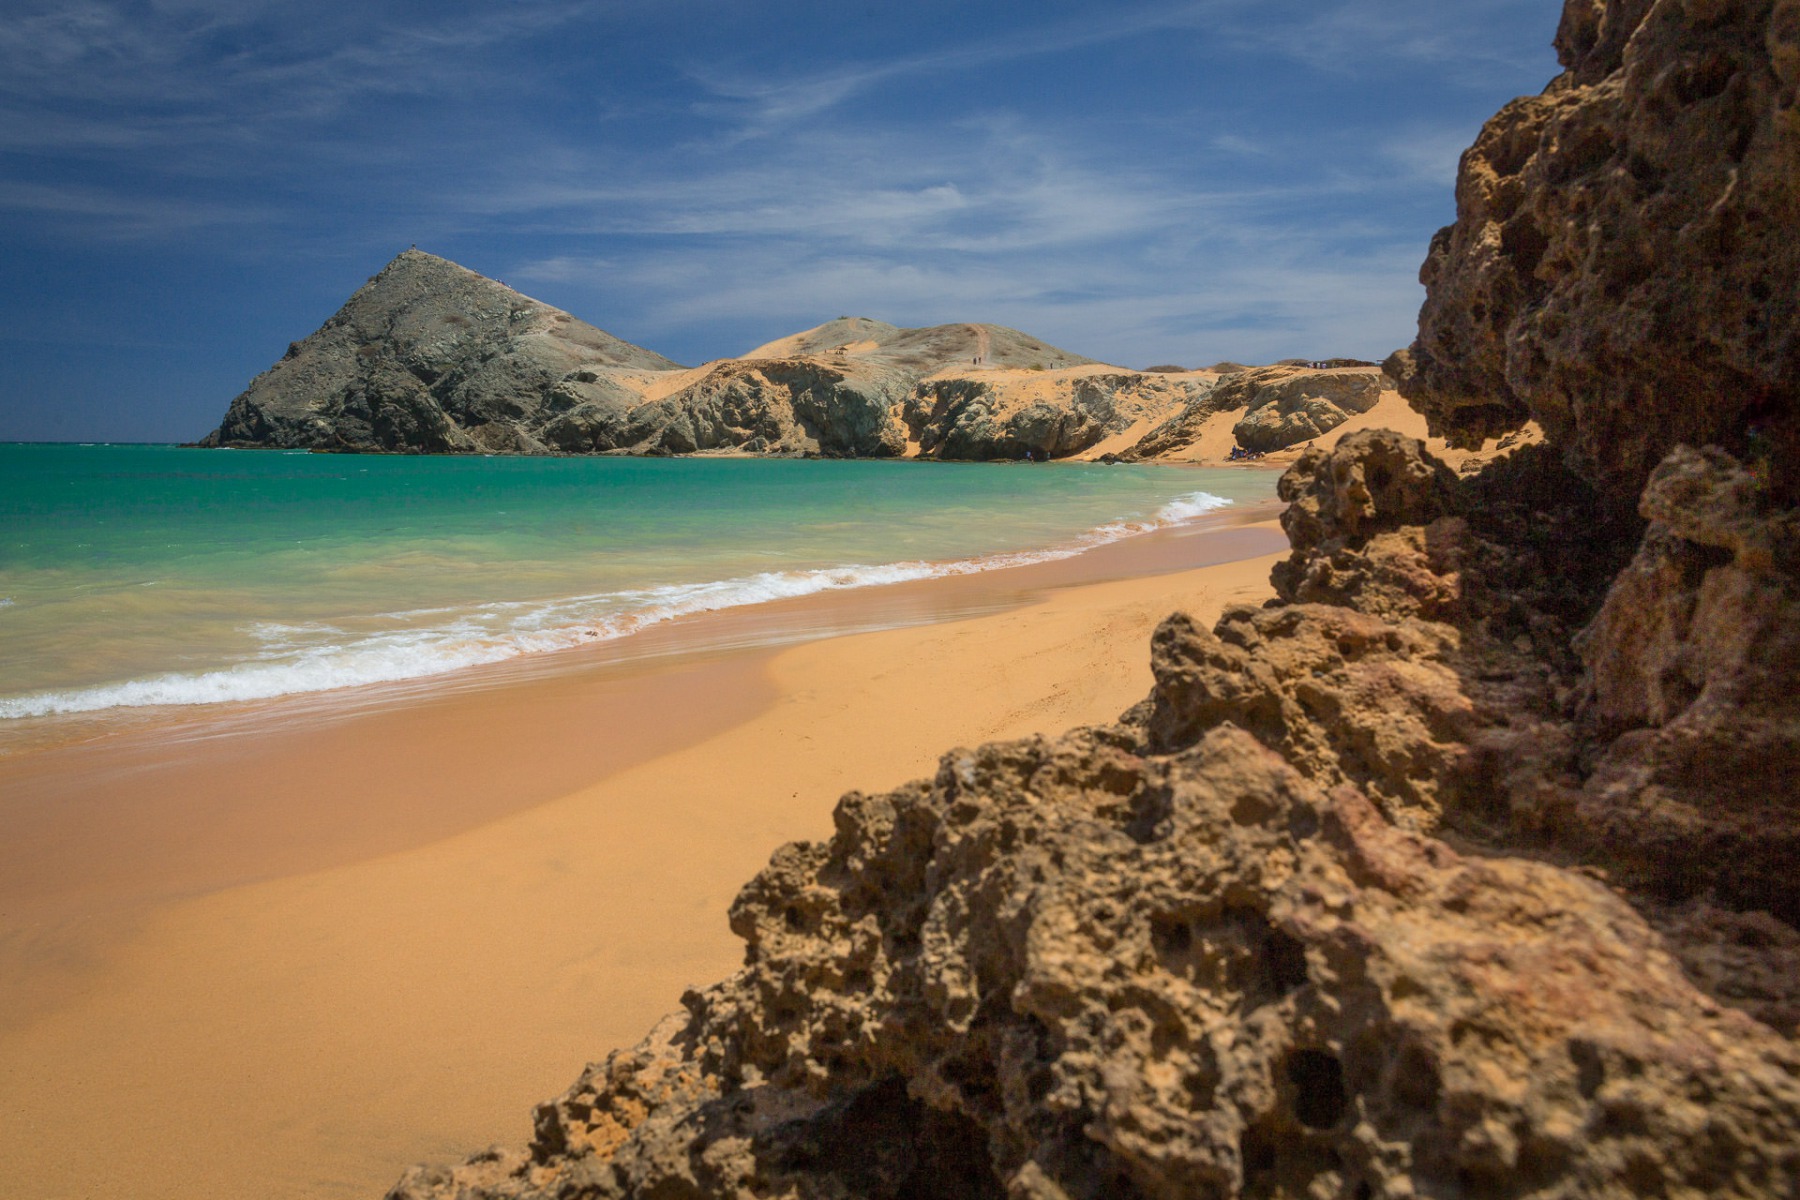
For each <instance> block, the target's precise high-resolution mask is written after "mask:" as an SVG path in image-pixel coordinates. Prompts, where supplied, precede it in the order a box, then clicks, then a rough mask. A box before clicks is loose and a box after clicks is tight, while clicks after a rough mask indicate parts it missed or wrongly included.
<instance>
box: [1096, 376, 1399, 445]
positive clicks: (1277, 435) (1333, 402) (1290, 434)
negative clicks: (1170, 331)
mask: <svg viewBox="0 0 1800 1200" xmlns="http://www.w3.org/2000/svg"><path fill="white" fill-rule="evenodd" d="M1392 386H1393V385H1392V383H1391V381H1389V380H1388V379H1387V378H1386V377H1384V376H1383V375H1382V374H1381V373H1380V372H1379V371H1375V370H1326V371H1320V370H1307V369H1303V368H1299V367H1295V366H1275V367H1257V368H1252V369H1246V370H1240V371H1237V372H1235V373H1233V374H1230V375H1227V376H1225V377H1224V378H1222V379H1220V380H1219V382H1218V385H1217V386H1216V387H1213V388H1210V389H1207V390H1206V391H1202V392H1196V393H1195V394H1194V395H1193V396H1192V397H1191V398H1190V399H1189V400H1188V402H1187V403H1186V404H1185V405H1183V406H1182V407H1181V409H1180V410H1179V411H1177V412H1175V413H1173V414H1172V415H1170V416H1169V417H1167V418H1166V419H1164V420H1163V421H1162V422H1161V423H1159V424H1158V425H1157V426H1156V427H1155V428H1153V429H1151V430H1150V431H1149V432H1148V433H1146V434H1145V435H1144V436H1143V437H1142V438H1141V439H1139V441H1138V443H1137V444H1136V445H1135V446H1133V447H1132V448H1131V450H1130V451H1129V452H1128V454H1127V455H1126V457H1128V458H1131V459H1153V458H1158V457H1162V456H1165V455H1168V454H1172V453H1175V452H1177V451H1180V450H1181V449H1183V448H1184V447H1186V446H1188V445H1190V444H1191V443H1192V442H1193V441H1194V440H1195V439H1196V438H1197V437H1199V436H1200V432H1201V428H1202V426H1204V425H1205V424H1206V423H1207V421H1208V420H1210V419H1211V418H1213V417H1214V416H1216V415H1218V414H1219V413H1227V412H1236V411H1239V410H1242V411H1243V412H1244V414H1245V415H1244V417H1243V418H1242V419H1241V420H1240V421H1239V422H1238V423H1237V425H1236V426H1235V427H1233V429H1232V434H1233V436H1234V437H1235V438H1236V441H1237V444H1238V445H1239V446H1242V447H1243V448H1244V449H1246V450H1258V451H1262V452H1264V453H1267V452H1269V451H1273V450H1285V449H1286V448H1288V447H1289V446H1295V445H1299V444H1300V443H1302V442H1308V441H1311V440H1312V439H1313V438H1316V437H1318V436H1320V435H1321V434H1325V433H1329V432H1331V431H1332V430H1333V429H1336V428H1337V427H1338V426H1340V425H1342V424H1343V423H1344V422H1345V421H1347V420H1349V419H1350V416H1351V415H1352V414H1354V413H1364V412H1368V411H1369V410H1370V409H1371V408H1373V407H1375V403H1376V401H1378V400H1379V399H1380V398H1381V393H1382V391H1383V390H1384V389H1387V388H1391V387H1392Z"/></svg>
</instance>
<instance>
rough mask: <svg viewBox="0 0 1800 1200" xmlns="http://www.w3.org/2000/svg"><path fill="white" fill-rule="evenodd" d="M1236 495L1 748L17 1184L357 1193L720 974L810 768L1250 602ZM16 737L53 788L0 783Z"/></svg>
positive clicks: (915, 741)
mask: <svg viewBox="0 0 1800 1200" xmlns="http://www.w3.org/2000/svg"><path fill="white" fill-rule="evenodd" d="M1250 507H1251V506H1244V508H1243V509H1239V510H1235V511H1231V512H1230V516H1229V517H1228V518H1223V519H1220V520H1217V521H1214V522H1200V523H1197V524H1196V525H1195V526H1180V527H1176V528H1174V529H1170V530H1162V531H1158V532H1156V533H1152V534H1146V535H1143V536H1141V537H1134V538H1128V539H1125V540H1123V541H1120V542H1115V543H1110V544H1108V545H1105V546H1101V547H1098V548H1096V549H1095V550H1092V551H1089V552H1087V553H1085V554H1082V555H1079V556H1076V557H1075V558H1072V559H1063V560H1056V561H1052V562H1046V563H1038V564H1033V565H1031V566H1026V567H1016V568H1010V569H1007V570H1000V571H991V572H984V573H981V574H976V575H968V576H956V577H950V578H940V579H931V580H923V581H917V582H914V583H907V584H897V585H892V586H891V587H887V588H871V589H864V590H860V591H856V592H845V593H828V594H822V595H817V596H810V597H803V598H800V599H796V600H789V601H779V602H774V603H771V604H769V605H763V606H757V609H756V610H754V611H752V610H735V611H732V612H727V613H714V614H706V615H705V616H703V617H696V618H693V619H691V620H690V621H688V622H686V623H685V624H684V623H680V622H672V623H670V625H669V626H666V627H664V629H663V630H662V632H661V634H660V636H662V637H665V638H667V639H669V640H670V642H671V643H672V644H671V645H668V646H664V647H661V648H658V647H654V646H651V645H649V644H648V643H645V644H642V645H639V646H638V647H636V651H637V652H636V653H635V654H634V655H633V656H632V657H630V658H627V659H624V660H622V661H618V662H615V663H612V664H610V665H606V666H603V665H597V664H596V663H595V662H594V659H593V657H592V656H582V655H579V654H575V655H570V656H568V657H567V658H566V659H559V661H557V662H556V663H554V664H552V665H551V667H550V669H526V670H521V669H519V668H518V667H517V666H516V664H512V665H509V664H501V667H502V668H503V669H501V670H496V671H492V672H490V673H489V675H488V676H487V677H486V678H485V679H482V680H473V679H471V680H466V681H464V683H465V684H466V686H462V687H453V688H443V687H441V686H436V687H431V688H425V689H414V691H415V693H423V694H413V695H411V696H405V697H394V696H389V697H387V698H386V700H385V702H384V703H383V704H377V705H372V706H369V707H355V706H352V707H350V708H349V709H346V710H341V711H335V712H314V713H312V714H311V715H310V716H308V717H306V718H305V719H298V720H293V719H290V720H286V721H284V720H282V719H280V713H279V712H278V711H277V710H284V709H285V710H288V711H289V715H290V717H291V716H292V710H294V709H296V708H303V707H306V706H292V705H289V706H283V705H279V704H271V705H267V706H264V709H263V710H262V711H260V712H259V713H256V714H250V715H240V721H239V724H238V726H237V727H234V728H232V729H226V730H219V729H212V730H210V731H209V730H206V729H199V730H195V729H191V728H190V729H188V730H186V731H185V732H184V734H183V736H181V737H175V736H173V735H172V734H171V731H170V729H169V728H168V727H159V728H157V729H152V730H145V731H140V732H139V733H136V734H129V735H120V736H119V737H118V738H114V739H101V740H100V741H97V742H89V743H82V744H78V745H75V746H72V747H64V748H61V749H59V750H57V751H49V752H43V753H40V754H32V755H26V756H19V757H15V758H13V759H9V760H0V797H7V799H6V800H5V801H0V804H3V805H4V809H5V812H6V815H5V819H6V820H7V821H8V822H9V826H8V827H9V828H11V829H17V830H20V831H21V833H20V836H18V837H15V838H12V839H9V840H8V844H7V845H6V847H5V848H4V849H5V853H6V854H7V855H8V856H9V857H10V859H11V861H9V862H7V863H5V864H0V918H3V920H4V926H3V927H0V958H3V960H4V961H5V963H6V967H7V969H6V970H5V971H4V972H0V980H5V981H7V982H6V984H5V985H4V986H5V987H6V990H7V992H8V995H7V996H6V997H5V999H4V1002H0V1013H4V1014H6V1016H5V1017H4V1019H3V1020H0V1109H3V1110H4V1111H6V1112H7V1113H8V1115H9V1117H10V1120H9V1121H8V1122H6V1123H5V1132H3V1133H0V1155H4V1156H5V1157H6V1160H7V1161H8V1163H9V1170H10V1171H11V1172H12V1173H13V1174H14V1176H15V1178H16V1179H17V1180H18V1181H19V1183H20V1185H21V1186H25V1187H27V1188H28V1189H29V1190H31V1191H32V1193H33V1194H34V1195H39V1196H43V1197H46V1198H49V1197H57V1196H78V1195H89V1194H130V1195H134V1196H143V1197H158V1196H166V1197H170V1198H171V1200H174V1198H175V1197H180V1198H182V1200H190V1198H194V1197H204V1196H213V1195H218V1196H226V1195H241V1194H246V1193H247V1192H254V1193H256V1194H260V1195H265V1196H271V1197H273V1196H294V1197H299V1196H309V1197H311V1196H340V1195H341V1196H368V1195H377V1194H380V1191H381V1190H382V1189H383V1188H385V1187H386V1186H388V1185H389V1184H390V1183H391V1182H392V1181H393V1179H394V1178H396V1177H397V1176H398V1173H399V1171H400V1170H401V1169H402V1168H403V1167H404V1166H405V1165H407V1164H408V1163H410V1162H412V1161H415V1160H419V1159H429V1158H448V1157H454V1156H460V1155H462V1154H466V1153H467V1152H469V1151H471V1150H473V1149H476V1148H478V1147H479V1145H480V1144H481V1143H482V1141H483V1140H484V1139H487V1138H491V1137H492V1136H493V1135H494V1133H495V1132H496V1131H498V1130H507V1129H517V1128H521V1127H522V1126H523V1124H524V1122H525V1120H526V1118H527V1114H528V1112H529V1109H530V1106H531V1105H532V1104H534V1103H536V1102H537V1101H539V1100H541V1099H543V1098H544V1097H546V1096H548V1095H552V1094H554V1093H555V1092H556V1091H557V1090H559V1089H560V1088H561V1087H563V1086H565V1085H566V1084H567V1082H568V1080H569V1079H570V1078H572V1077H573V1076H574V1074H575V1073H576V1072H577V1071H579V1069H580V1067H581V1065H582V1063H583V1062H585V1061H587V1060H588V1059H590V1058H593V1057H597V1056H600V1055H603V1054H604V1053H605V1051H606V1050H608V1049H609V1048H612V1047H614V1046H618V1045H627V1044H630V1043H631V1042H633V1041H635V1040H636V1039H637V1038H638V1037H639V1036H641V1035H642V1034H643V1033H644V1032H645V1031H646V1030H647V1029H648V1028H649V1026H650V1024H652V1023H653V1022H654V1021H655V1020H656V1019H657V1018H658V1017H660V1016H661V1015H663V1014H664V1013H665V1012H667V1011H668V1010H670V1009H671V1008H673V1007H674V1006H675V1003H676V1001H677V999H678V997H679V995H680V993H681V990H682V989H683V988H684V987H687V986H690V985H704V984H707V983H710V982H712V981H714V980H716V979H718V978H721V977H723V976H724V975H725V974H728V973H729V972H730V971H731V970H732V969H734V968H735V966H736V963H737V960H738V957H739V955H740V953H741V947H740V945H739V943H738V942H737V941H736V939H735V938H733V937H732V936H731V935H730V934H729V932H728V931H727V929H726V925H725V919H724V915H723V914H724V911H725V909H726V908H727V906H728V904H729V902H730V900H731V897H732V896H733V895H734V894H735V892H736V890H737V889H738V888H739V887H740V886H742V884H743V883H744V882H746V881H747V880H748V879H749V878H750V877H751V876H752V875H753V874H754V873H755V872H756V871H757V870H758V869H760V867H761V866H762V865H763V863H764V862H765V861H766V859H767V856H768V854H769V853H770V852H771V851H773V850H774V849H775V848H776V847H777V846H779V845H781V844H783V843H784V842H787V841H791V840H795V839H797V838H806V837H819V836H823V835H825V834H826V833H828V832H829V829H830V817H829V814H830V811H831V808H832V805H833V804H834V803H835V802H836V799H837V797H838V796H839V795H840V794H841V793H842V792H843V791H844V790H846V789H848V788H852V787H856V788H864V789H876V788H882V787H888V786H893V785H896V784H898V783H901V782H903V781H904V780H905V779H907V778H913V777H917V776H919V775H922V774H928V773H929V772H930V770H931V769H932V768H933V765H934V764H935V762H936V759H937V756H938V755H939V754H941V753H942V752H944V751H945V750H947V749H949V748H950V747H951V746H953V745H955V744H959V743H961V744H973V743H977V742H980V741H984V740H990V739H993V738H996V737H1011V736H1020V735H1022V734H1026V733H1030V732H1033V731H1042V732H1046V733H1054V732H1059V731H1061V730H1062V729H1063V728H1065V727H1067V726H1069V725H1072V724H1081V723H1089V722H1092V721H1096V720H1111V719H1114V718H1116V716H1117V715H1118V713H1119V712H1121V711H1123V709H1124V708H1126V707H1129V705H1130V704H1132V703H1135V702H1136V701H1137V700H1139V699H1141V698H1142V696H1143V695H1144V694H1145V692H1146V691H1147V690H1148V687H1149V670H1148V651H1147V641H1148V635H1149V632H1150V630H1151V629H1152V628H1153V627H1154V625H1155V623H1156V622H1157V621H1158V620H1160V619H1161V618H1162V616H1164V615H1166V613H1167V612H1169V611H1171V610H1172V609H1174V608H1179V607H1186V608H1189V609H1190V610H1193V611H1195V612H1197V613H1200V614H1203V615H1210V614H1212V613H1215V612H1216V611H1217V609H1218V608H1220V607H1222V606H1223V604H1224V603H1226V602H1229V601H1233V600H1246V601H1254V600H1259V599H1261V598H1262V597H1263V596H1266V595H1267V594H1268V585H1267V576H1268V567H1269V565H1270V564H1271V563H1272V561H1273V560H1274V558H1276V557H1278V556H1279V554H1278V553H1270V551H1271V550H1273V549H1274V548H1275V547H1277V546H1280V547H1282V551H1281V552H1283V553H1284V552H1285V539H1283V538H1281V536H1280V535H1279V533H1278V532H1276V531H1275V530H1274V529H1273V528H1272V527H1271V525H1270V523H1269V522H1268V521H1267V519H1266V518H1267V517H1268V516H1269V515H1270V514H1269V512H1268V511H1266V510H1265V511H1262V512H1251V511H1248V509H1249V508H1250ZM1258 518H1262V519H1261V520H1258ZM702 634H703V635H704V636H701V635H702ZM641 636H643V637H646V638H653V637H655V636H658V634H657V633H656V631H651V632H649V633H647V634H645V635H641ZM802 638H805V639H808V640H801V639H802ZM684 639H685V642H684V644H679V645H677V644H673V643H683V640H684ZM659 651H660V652H659ZM545 657H547V658H558V657H559V656H545ZM577 659H584V661H583V662H582V663H579V664H578V663H577V662H576V660H577ZM535 665H536V666H537V667H539V668H542V667H543V665H544V664H541V663H540V664H535ZM433 682H435V683H437V684H441V683H442V680H441V679H440V680H437V681H433ZM658 688H661V689H663V690H662V691H661V692H658V691H656V689H658ZM946 695H954V696H955V697H956V698H957V702H956V703H955V704H945V703H944V697H945V696H946ZM484 722H485V724H484ZM199 724H200V725H202V726H204V725H205V724H206V723H205V722H201V723H199ZM534 739H535V740H534ZM128 743H129V744H128ZM156 746H160V747H161V749H162V751H163V753H164V755H165V761H162V762H160V763H159V762H156V761H150V760H149V759H146V758H144V757H142V753H143V752H146V751H148V750H150V749H151V748H153V747H156ZM133 753H138V754H139V755H140V757H138V758H137V759H135V760H133V758H132V754H133ZM78 761H79V762H80V763H85V769H86V770H87V774H86V775H83V774H82V772H81V770H79V769H77V767H76V764H77V762H78ZM28 763H29V764H34V765H35V767H36V768H42V769H44V773H42V774H40V775H39V777H38V778H39V781H40V782H42V781H44V780H47V779H60V780H61V784H62V786H63V787H64V790H63V792H62V793H60V794H59V795H58V796H57V797H56V798H55V799H54V800H53V801H51V800H47V799H46V798H45V797H44V794H43V792H42V791H41V790H40V791H39V794H38V796H37V798H36V800H37V802H36V803H35V804H32V803H31V802H30V800H29V798H28V799H27V800H26V801H21V800H20V799H19V796H20V790H19V789H18V787H16V786H14V785H15V784H16V783H17V781H18V780H19V779H20V778H22V777H21V776H20V775H18V774H17V772H19V770H20V769H21V767H22V766H23V765H26V764H28ZM59 770H60V772H61V773H60V774H59V773H58V772H59ZM9 771H10V772H13V773H14V774H12V775H11V776H9V775H8V774H7V772H9ZM84 780H85V782H83V781H84ZM209 780H210V782H209V783H208V781H209ZM201 783H208V786H206V787H197V785H199V784H201ZM76 784H80V785H81V786H74V785H76ZM83 788H85V791H83ZM97 1095H105V1096H107V1097H108V1102H109V1105H110V1106H111V1110H112V1111H113V1112H114V1115H112V1116H110V1117H109V1118H108V1119H107V1135H106V1145H105V1147H104V1149H103V1150H102V1151H100V1152H97V1153H96V1152H92V1151H90V1150H89V1149H88V1148H87V1147H88V1146H89V1145H90V1139H91V1129H90V1128H89V1126H90V1124H91V1117H90V1116H89V1115H88V1114H89V1112H90V1110H91V1105H92V1102H93V1098H94V1097H95V1096H97Z"/></svg>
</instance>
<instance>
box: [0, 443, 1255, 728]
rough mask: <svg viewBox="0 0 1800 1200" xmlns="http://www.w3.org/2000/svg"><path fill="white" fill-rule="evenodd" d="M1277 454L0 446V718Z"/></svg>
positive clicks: (830, 553) (271, 677) (481, 642)
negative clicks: (977, 460) (1173, 461)
mask: <svg viewBox="0 0 1800 1200" xmlns="http://www.w3.org/2000/svg"><path fill="white" fill-rule="evenodd" d="M1273 489H1274V483H1273V479H1272V477H1271V476H1270V475H1269V474H1266V473H1262V472H1245V471H1235V470H1216V471H1206V470H1187V469H1176V468H1167V467H1130V466H1099V465H1080V464H1051V465H1038V466H1030V465H1024V464H1005V465H999V464H988V465H976V464H940V463H916V462H867V461H862V462H841V461H787V460H757V459H707V458H694V459H625V458H463V457H444V458H435V457H387V456H348V455H320V454H308V453H303V452H284V451H245V450H230V451H226V450H210V451H209V450H193V449H182V448H178V447H173V446H140V445H126V446H120V445H94V446H87V445H81V446H77V445H16V444H15V445H0V725H3V723H4V722H5V721H7V720H19V719H30V718H38V717H45V716H51V715H54V714H58V713H104V712H105V711H107V710H112V709H130V708H140V707H143V706H155V705H206V704H216V703H226V702H232V701H242V700H251V699H262V698H268V697H274V696H281V695H287V694H292V693H300V692H317V691H325V690H329V689H333V688H341V687H349V686H354V685H358V684H367V683H375V682H382V681H395V680H404V679H416V678H420V677H424V676H429V675H436V674H442V673H445V672H452V671H456V670H459V669H461V668H465V667H470V666H474V665H477V664H482V663H491V662H498V661H501V660H504V659H509V658H515V657H519V656H522V655H529V654H536V653H543V652H549V651H555V650H559V649H564V648H567V647H571V646H576V645H580V644H583V643H587V642H594V641H599V640H605V639H616V638H624V637H629V636H630V635H631V634H632V633H633V632H634V631H637V630H640V629H643V628H644V627H646V626H647V625H651V624H654V623H657V622H662V621H667V620H670V619H673V618H676V617H680V616H684V615H687V614H692V613H697V612H703V611H709V610H714V609H720V608H728V607H734V606H740V605H751V604H757V603H761V602H765V601H769V600H775V599H781V598H785V597H790V596H799V595H805V594H808V593H812V592H819V591H825V590H830V589H841V588H858V587H873V586H879V585H882V584H887V583H895V582H901V581H904V580H910V579H920V578H927V577H930V576H933V575H946V574H961V573H969V572H974V571H980V570H986V569H991V568H994V567H1000V566H1006V565H1010V564H1014V563H1020V562H1028V561H1034V560H1040V559H1047V558H1054V557H1061V556H1067V555H1072V554H1076V553H1080V552H1081V551H1083V550H1084V549H1088V548H1091V547H1093V546H1096V545H1099V544H1101V543H1104V542H1107V541H1116V540H1118V539H1120V538H1124V537H1130V536H1133V535H1134V534H1137V533H1140V532H1143V531H1146V530H1148V529H1152V528H1156V527H1160V526H1166V525H1169V524H1174V523H1180V522H1183V521H1188V520H1193V519H1196V518H1198V517H1199V516H1201V515H1203V514H1205V513H1207V512H1209V511H1214V510H1216V509H1218V508H1221V507H1224V506H1226V505H1228V504H1231V503H1234V502H1244V501H1250V500H1263V499H1267V498H1268V497H1269V496H1270V495H1271V494H1272V493H1273Z"/></svg>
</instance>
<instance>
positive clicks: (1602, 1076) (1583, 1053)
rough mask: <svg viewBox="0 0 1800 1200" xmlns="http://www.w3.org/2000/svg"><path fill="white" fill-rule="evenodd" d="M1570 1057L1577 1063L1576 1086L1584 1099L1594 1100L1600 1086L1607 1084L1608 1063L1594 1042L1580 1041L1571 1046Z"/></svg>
mask: <svg viewBox="0 0 1800 1200" xmlns="http://www.w3.org/2000/svg"><path fill="white" fill-rule="evenodd" d="M1569 1057H1570V1058H1571V1059H1572V1060H1574V1063H1575V1086H1576V1088H1578V1089H1579V1090H1580V1092H1581V1094H1582V1096H1583V1097H1585V1098H1586V1099H1589V1100H1592V1099H1593V1098H1594V1093H1595V1092H1597V1091H1599V1090H1600V1085H1601V1084H1603V1083H1605V1082H1606V1063H1605V1062H1604V1061H1603V1060H1602V1059H1601V1057H1600V1051H1599V1048H1598V1047H1596V1046H1595V1045H1594V1044H1593V1043H1592V1042H1585V1041H1578V1042H1574V1043H1572V1044H1571V1045H1570V1046H1569Z"/></svg>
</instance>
